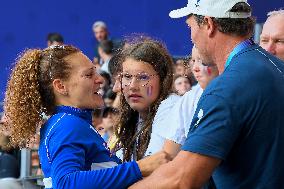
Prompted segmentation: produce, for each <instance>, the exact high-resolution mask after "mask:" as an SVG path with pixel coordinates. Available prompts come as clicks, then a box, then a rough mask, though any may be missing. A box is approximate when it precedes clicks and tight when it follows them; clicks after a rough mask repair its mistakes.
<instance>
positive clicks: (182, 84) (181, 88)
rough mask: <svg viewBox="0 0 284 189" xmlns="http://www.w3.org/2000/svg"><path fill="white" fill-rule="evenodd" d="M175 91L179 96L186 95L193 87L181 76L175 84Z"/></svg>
mask: <svg viewBox="0 0 284 189" xmlns="http://www.w3.org/2000/svg"><path fill="white" fill-rule="evenodd" d="M174 86H175V90H176V91H177V93H178V95H184V93H186V92H187V91H189V90H190V89H191V85H190V83H189V79H188V78H187V77H185V76H180V77H178V78H176V80H175V82H174Z"/></svg>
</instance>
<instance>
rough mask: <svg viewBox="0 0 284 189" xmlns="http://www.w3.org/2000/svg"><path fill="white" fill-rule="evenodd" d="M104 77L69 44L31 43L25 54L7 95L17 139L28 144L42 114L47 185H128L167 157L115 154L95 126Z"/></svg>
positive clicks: (10, 122)
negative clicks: (39, 46) (134, 157)
mask: <svg viewBox="0 0 284 189" xmlns="http://www.w3.org/2000/svg"><path fill="white" fill-rule="evenodd" d="M101 83H102V77H101V76H100V75H98V74H97V73H96V68H95V66H94V65H93V64H92V62H91V61H90V60H89V59H88V58H87V57H86V56H85V55H84V54H83V53H82V52H81V51H80V50H79V49H77V48H75V47H73V46H69V45H64V46H51V47H48V48H46V49H44V50H40V49H31V50H27V51H25V52H24V53H23V54H22V55H20V57H19V59H18V60H17V62H16V65H15V67H14V69H13V71H12V74H11V77H10V80H9V83H8V87H7V92H6V96H5V104H4V108H5V115H6V116H7V122H8V126H9V127H10V128H11V139H12V144H13V145H19V146H22V147H24V146H25V145H26V144H28V142H29V139H30V138H31V136H33V135H34V134H35V132H36V129H37V126H38V125H39V123H40V121H41V117H42V114H43V113H45V114H47V115H49V116H51V117H50V118H49V119H48V120H47V121H46V122H45V123H44V124H43V126H41V129H40V146H39V156H40V162H41V166H42V170H43V173H44V176H45V178H44V184H45V188H53V189H63V188H72V189H78V188H84V189H91V188H114V189H115V188H126V187H127V186H129V185H130V184H133V183H134V182H136V181H138V180H140V179H141V178H142V176H147V175H149V174H150V173H151V172H152V171H153V170H154V169H155V168H157V167H158V166H159V165H160V164H162V163H165V162H167V157H166V154H165V153H158V154H156V155H153V156H152V157H148V158H145V159H143V160H141V161H137V162H134V161H133V162H127V163H123V164H121V161H120V160H119V159H118V158H117V157H116V156H115V155H113V154H111V153H110V152H109V150H108V148H107V147H106V143H105V142H104V140H103V139H102V138H101V136H100V135H99V134H98V132H97V131H96V130H95V129H94V127H93V126H92V110H93V109H95V108H99V107H102V106H103V99H102V97H101V95H100V94H98V90H99V89H100V84H101Z"/></svg>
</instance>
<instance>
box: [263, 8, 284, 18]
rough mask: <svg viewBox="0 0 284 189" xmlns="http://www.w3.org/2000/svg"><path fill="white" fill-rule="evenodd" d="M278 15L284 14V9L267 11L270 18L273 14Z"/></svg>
mask: <svg viewBox="0 0 284 189" xmlns="http://www.w3.org/2000/svg"><path fill="white" fill-rule="evenodd" d="M278 15H282V16H284V10H283V9H279V10H275V11H270V12H268V13H267V16H268V18H270V17H273V16H278Z"/></svg>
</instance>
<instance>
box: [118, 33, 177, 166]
mask: <svg viewBox="0 0 284 189" xmlns="http://www.w3.org/2000/svg"><path fill="white" fill-rule="evenodd" d="M127 58H132V59H134V60H139V61H143V62H146V63H148V64H150V65H152V66H153V68H154V70H155V71H156V72H157V73H158V75H159V78H160V81H161V85H160V94H159V97H158V99H156V101H155V102H154V103H153V104H152V105H151V106H150V107H149V113H148V114H147V117H146V119H145V120H143V125H142V129H141V130H140V131H139V132H137V125H138V116H139V115H138V112H136V111H135V110H133V109H131V107H130V106H129V104H128V103H127V102H126V99H125V97H124V96H123V97H122V98H121V107H120V115H121V116H120V122H119V125H118V126H117V127H116V128H117V130H116V134H117V136H118V138H119V140H118V144H119V147H120V148H122V149H123V160H124V161H129V160H131V158H132V156H133V154H134V153H136V154H137V156H136V160H139V159H141V158H143V156H144V154H145V152H146V149H147V147H148V145H149V141H150V135H151V131H152V123H153V119H154V116H155V114H156V112H157V109H158V107H159V105H160V103H161V102H162V101H163V100H164V99H165V98H167V96H168V95H169V94H170V92H171V87H172V81H173V60H172V58H171V56H170V55H169V53H168V51H167V50H166V48H165V47H164V45H163V44H161V43H160V42H158V41H155V40H152V39H149V38H147V39H143V40H141V41H136V42H135V43H132V44H130V47H128V48H126V49H125V50H123V51H122V52H121V58H120V61H121V63H122V62H124V61H125V60H126V59H127ZM135 144H136V147H134V146H135ZM135 149H136V152H134V150H135Z"/></svg>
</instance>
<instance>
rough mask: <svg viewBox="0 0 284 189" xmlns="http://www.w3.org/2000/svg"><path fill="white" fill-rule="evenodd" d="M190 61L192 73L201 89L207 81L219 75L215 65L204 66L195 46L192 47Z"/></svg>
mask: <svg viewBox="0 0 284 189" xmlns="http://www.w3.org/2000/svg"><path fill="white" fill-rule="evenodd" d="M190 63H191V67H192V72H193V75H194V77H195V79H196V80H197V81H198V83H199V85H200V86H201V88H202V89H205V88H206V86H207V85H208V84H209V82H210V81H211V80H213V79H214V78H215V77H217V76H218V75H219V72H218V68H217V66H216V65H213V66H205V65H203V64H202V60H201V59H200V55H199V53H198V50H197V49H196V48H192V58H191V60H190Z"/></svg>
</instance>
